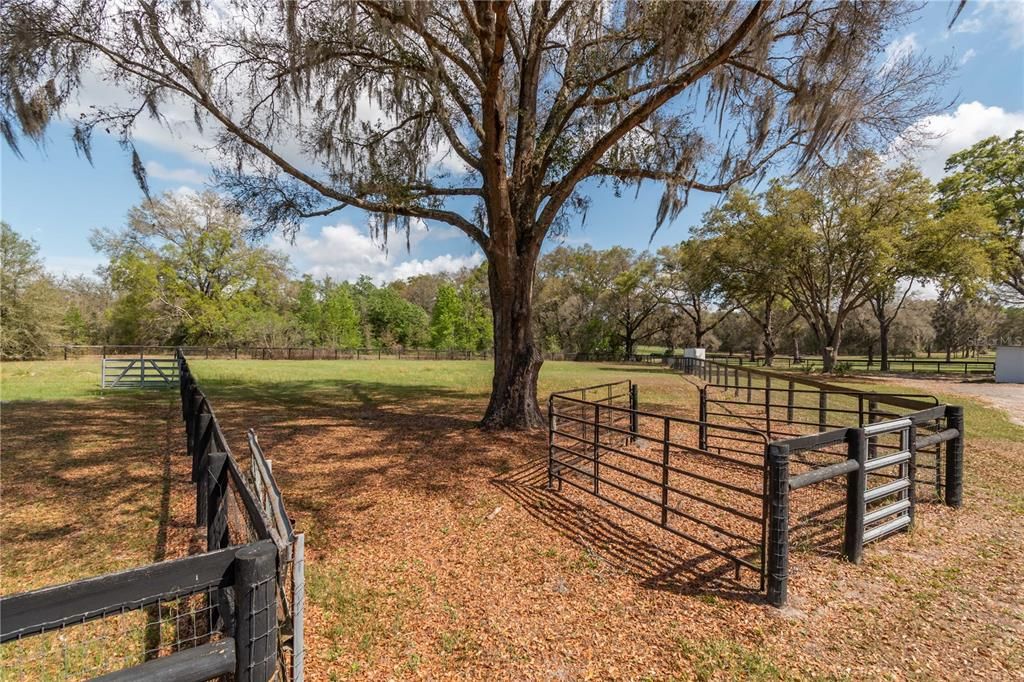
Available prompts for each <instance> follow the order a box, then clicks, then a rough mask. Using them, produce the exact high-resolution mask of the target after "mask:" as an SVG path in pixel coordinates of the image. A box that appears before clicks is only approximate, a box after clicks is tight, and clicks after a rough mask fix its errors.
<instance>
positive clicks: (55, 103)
mask: <svg viewBox="0 0 1024 682" xmlns="http://www.w3.org/2000/svg"><path fill="white" fill-rule="evenodd" d="M914 9H915V8H914V7H912V6H909V5H906V4H903V3H897V2H861V3H851V2H847V1H845V0H822V2H807V1H805V0H789V1H781V0H780V1H776V2H773V1H770V0H759V1H757V2H752V3H751V2H718V1H717V0H716V1H706V2H697V1H694V2H671V1H667V0H665V1H651V2H638V1H635V0H614V1H612V2H597V1H592V2H568V1H567V2H548V1H546V0H539V1H537V2H527V1H526V0H522V1H520V2H511V1H508V0H505V1H496V2H473V3H471V2H468V1H459V2H401V1H398V0H394V1H389V0H357V1H354V2H353V1H349V0H321V1H319V2H309V3H303V4H300V3H297V2H293V1H287V2H281V3H266V2H263V1H262V0H260V1H258V2H257V1H251V2H244V1H243V2H239V3H232V4H230V5H221V4H210V5H207V4H205V3H200V2H189V1H187V0H186V1H182V2H173V3H170V2H168V3H162V2H156V1H155V0H136V1H134V2H132V1H130V2H125V3H102V2H92V1H91V0H78V1H75V0H7V2H5V3H4V4H3V8H2V10H0V105H2V111H0V133H3V135H4V136H5V137H6V139H7V141H8V143H10V144H11V145H12V146H14V147H15V148H16V147H17V144H18V142H19V140H18V134H17V131H18V129H20V132H21V133H23V134H25V135H27V136H29V137H30V138H32V139H36V140H39V139H41V138H42V136H43V135H44V132H45V129H46V127H47V124H48V123H49V122H50V121H51V120H53V119H54V118H57V117H59V116H60V115H61V114H62V113H63V112H65V111H66V110H67V109H68V107H69V103H71V102H73V101H74V100H75V98H76V96H77V94H78V91H79V90H80V88H81V85H82V83H84V82H92V81H94V79H95V78H96V76H100V77H106V78H107V79H108V80H109V81H110V82H111V83H114V84H116V85H117V86H118V87H119V88H121V90H123V91H124V92H125V93H126V94H127V95H129V96H132V97H134V101H133V102H131V103H130V104H128V105H126V106H124V108H118V107H100V108H97V109H95V110H90V111H89V112H87V113H86V114H85V116H84V117H83V118H81V119H80V120H77V121H76V123H75V130H74V136H73V138H74V142H75V144H76V145H77V147H78V148H79V149H80V150H81V151H82V152H83V153H85V154H86V155H88V154H89V140H90V136H91V134H92V132H93V131H94V130H95V129H96V128H97V127H100V128H101V129H104V130H109V131H111V132H112V133H114V134H117V135H118V136H120V138H121V140H122V143H123V144H124V146H125V147H126V148H127V149H129V150H130V153H131V157H132V167H133V169H134V170H135V173H136V175H137V176H138V178H139V180H140V183H141V184H143V185H145V170H144V164H143V162H142V160H141V159H140V158H139V156H138V154H137V153H136V152H135V151H134V147H133V145H132V134H133V132H134V129H135V126H136V123H137V121H138V120H139V118H140V117H156V118H157V119H158V120H159V117H160V115H161V111H162V108H163V107H165V106H167V105H168V104H169V103H173V104H175V105H185V106H187V107H189V108H192V109H194V112H195V121H196V125H197V126H209V128H210V130H211V131H212V135H213V136H214V140H215V145H216V150H217V151H218V152H219V153H220V155H221V156H220V158H221V160H222V163H221V164H220V169H219V172H218V175H217V179H218V181H219V183H220V186H221V187H222V188H223V189H225V190H227V191H229V192H231V193H232V194H233V196H234V197H235V200H236V202H237V204H238V206H240V207H243V208H244V209H245V211H246V212H247V213H249V214H250V215H252V216H253V217H254V218H255V220H256V227H257V228H259V229H261V230H263V231H269V230H272V229H275V228H279V227H283V228H284V229H295V228H296V227H297V226H298V225H299V224H300V223H301V221H302V220H303V219H304V218H306V217H309V216H313V215H326V214H329V213H333V212H335V211H339V210H341V209H343V208H345V207H355V208H359V209H364V210H366V211H369V212H371V213H372V214H373V216H374V217H373V222H372V227H373V229H374V231H375V232H376V233H377V234H379V235H380V236H381V237H383V238H386V237H387V234H388V232H389V231H391V230H392V229H393V228H403V227H404V228H405V229H406V230H408V226H409V221H410V220H412V219H424V220H433V221H438V222H443V223H448V224H450V225H454V226H455V227H456V228H458V229H460V230H462V231H463V232H464V233H465V234H467V235H469V237H470V238H471V239H472V240H473V241H475V242H476V244H477V245H479V247H480V249H481V250H482V251H483V252H484V254H485V255H486V257H487V261H488V263H489V268H488V277H489V289H490V302H491V306H492V309H493V331H494V378H493V385H492V392H491V399H490V403H489V405H488V408H487V412H486V415H485V416H484V424H485V425H488V426H492V427H539V426H541V425H543V419H542V418H541V415H540V411H539V409H538V406H537V397H536V387H537V375H538V372H539V370H540V366H541V353H540V349H539V347H538V345H537V343H536V342H535V339H534V333H533V327H532V324H531V322H532V293H533V285H534V273H535V271H536V265H537V259H538V257H539V255H540V251H541V246H542V244H543V243H544V241H545V239H546V238H547V237H548V235H550V234H552V233H559V232H564V231H565V230H566V229H567V228H568V226H569V223H570V220H571V218H572V216H573V214H574V213H577V212H579V211H582V210H584V209H585V208H586V205H587V201H586V199H585V198H584V197H583V196H582V195H580V194H579V193H578V192H577V187H578V186H579V184H580V183H581V182H582V181H584V180H586V179H588V178H607V179H609V180H610V181H611V182H612V183H614V184H616V185H621V184H639V183H641V182H643V181H654V182H658V183H661V184H662V185H663V186H664V188H665V192H664V195H663V197H662V201H661V204H660V208H659V211H658V223H659V225H660V224H661V223H662V222H663V221H665V220H667V219H671V218H673V217H675V216H676V215H677V214H678V213H679V211H680V210H681V209H682V208H683V206H684V205H685V203H686V198H687V196H688V194H689V193H690V192H691V191H694V190H696V191H708V192H721V191H724V190H726V189H727V188H728V187H730V186H731V185H732V184H734V183H736V182H740V181H742V180H744V179H747V178H755V177H758V176H759V175H761V174H762V173H763V172H765V170H766V169H767V168H768V167H769V166H771V165H774V164H780V165H785V166H788V167H794V166H797V167H799V166H807V165H808V164H813V163H815V162H816V161H817V160H818V159H819V158H820V157H821V156H823V155H831V154H834V153H835V152H837V151H838V150H839V149H840V148H841V147H844V146H848V145H858V146H864V145H877V144H881V143H884V142H885V141H887V140H891V139H894V138H896V137H898V136H900V138H901V139H903V140H908V139H910V138H911V137H912V135H908V133H907V129H908V127H909V126H911V124H912V123H913V122H915V121H918V120H919V119H921V118H922V117H923V116H925V115H927V114H930V113H933V112H934V111H935V109H936V107H935V102H934V101H932V100H931V99H930V97H929V94H928V93H929V91H930V88H931V86H932V85H933V84H934V83H935V82H936V79H937V78H938V77H939V74H940V72H941V69H939V68H936V67H935V66H934V65H932V64H931V63H929V62H928V61H927V60H926V59H925V58H923V57H921V56H918V55H916V54H904V55H902V56H900V57H899V58H897V59H895V60H890V61H888V62H887V63H885V65H884V67H883V66H882V61H883V55H884V53H885V47H886V44H887V43H888V41H889V39H890V38H891V37H892V35H893V31H894V30H898V29H899V28H900V27H901V26H903V25H904V24H905V23H906V21H908V20H909V19H910V18H912V16H913V12H914ZM374 107H375V108H377V109H378V110H379V111H380V114H381V115H380V116H376V117H369V118H368V117H367V116H365V115H362V113H363V112H365V111H367V110H368V109H371V108H374ZM439 159H447V161H448V163H447V167H449V168H450V167H451V166H453V165H455V166H457V168H456V169H454V170H452V169H446V168H445V166H439V165H438V163H437V161H438V160H439Z"/></svg>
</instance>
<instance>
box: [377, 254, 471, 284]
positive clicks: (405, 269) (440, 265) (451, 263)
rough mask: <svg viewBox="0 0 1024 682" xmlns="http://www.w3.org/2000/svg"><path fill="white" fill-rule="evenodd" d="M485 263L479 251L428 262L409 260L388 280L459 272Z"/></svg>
mask: <svg viewBox="0 0 1024 682" xmlns="http://www.w3.org/2000/svg"><path fill="white" fill-rule="evenodd" d="M483 262H484V255H483V254H482V253H480V252H479V251H477V252H476V253H472V254H470V255H468V256H453V255H451V254H450V253H446V254H443V255H441V256H437V257H435V258H430V259H428V260H409V261H405V262H404V263H399V264H398V265H397V266H395V268H394V269H393V270H392V271H391V275H392V276H391V277H389V278H388V279H407V278H409V277H415V276H416V275H436V274H438V273H441V272H458V271H459V270H461V269H462V268H475V267H476V266H478V265H480V264H481V263H483Z"/></svg>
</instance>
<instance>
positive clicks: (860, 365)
mask: <svg viewBox="0 0 1024 682" xmlns="http://www.w3.org/2000/svg"><path fill="white" fill-rule="evenodd" d="M178 349H181V350H182V351H183V352H184V353H186V354H188V355H189V356H191V357H193V358H202V359H232V360H242V359H244V360H383V359H395V360H490V359H492V358H493V357H494V354H493V353H492V352H491V351H489V350H484V351H470V350H458V349H448V350H438V349H433V348H401V347H394V348H335V347H326V346H325V347H311V346H158V345H146V346H133V345H113V344H106V345H59V346H50V348H49V349H48V353H47V355H46V358H47V359H61V358H63V359H64V360H70V359H72V358H80V357H102V358H108V357H140V358H141V357H144V356H146V355H147V354H149V355H153V354H164V355H167V356H172V355H173V354H174V353H175V352H176V351H177V350H178ZM543 356H544V359H545V360H561V361H575V362H645V363H652V364H660V363H665V362H672V361H674V360H677V359H681V358H682V356H680V355H668V354H664V353H633V354H630V355H628V354H626V353H562V352H547V353H544V354H543ZM706 358H707V359H708V360H715V361H717V362H722V363H725V364H730V365H739V366H741V367H764V366H765V364H764V363H765V360H764V357H763V356H757V355H755V356H753V357H752V356H750V355H749V354H748V355H741V354H733V353H718V352H710V353H707V354H706ZM774 363H775V364H774V365H773V367H776V368H781V367H785V368H786V369H807V370H813V369H816V368H819V367H820V366H821V358H817V357H813V356H804V357H800V358H796V357H793V356H791V355H776V356H775V358H774ZM836 363H837V365H840V366H845V367H846V368H848V369H849V370H859V371H866V372H879V371H881V369H880V368H881V362H880V361H879V360H878V359H877V358H874V359H867V358H856V357H839V358H837V359H836ZM888 372H889V373H901V372H909V373H912V374H913V373H918V372H921V373H934V374H963V375H990V374H993V373H994V372H995V361H994V360H977V359H974V360H945V359H942V358H937V359H933V358H906V357H904V358H891V359H890V360H889V370H888Z"/></svg>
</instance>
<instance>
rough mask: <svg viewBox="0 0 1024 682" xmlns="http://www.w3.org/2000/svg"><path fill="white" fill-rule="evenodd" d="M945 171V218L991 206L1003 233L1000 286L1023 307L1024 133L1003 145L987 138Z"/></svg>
mask: <svg viewBox="0 0 1024 682" xmlns="http://www.w3.org/2000/svg"><path fill="white" fill-rule="evenodd" d="M945 170H946V177H944V178H943V179H942V180H941V181H940V182H939V203H940V205H941V207H942V210H943V212H945V213H948V212H950V211H953V210H956V209H957V208H958V207H960V206H961V205H963V204H965V203H966V204H967V205H968V210H971V211H976V210H977V206H976V204H977V203H978V202H979V201H980V202H984V203H987V204H988V205H989V207H990V210H991V212H992V214H993V217H994V218H995V220H996V222H997V223H998V224H999V227H1000V228H1001V230H1002V235H1001V240H1002V247H1003V254H1002V255H1001V256H1000V257H999V259H998V260H997V261H996V263H995V265H996V273H995V278H996V281H997V283H998V284H1000V285H1002V288H1003V293H1004V298H1005V300H1006V302H1007V303H1015V304H1017V305H1024V130H1018V131H1017V132H1016V133H1014V135H1013V136H1011V137H1008V138H1006V139H1005V140H1004V139H1000V138H999V137H997V136H992V137H989V138H986V139H984V140H982V141H980V142H978V143H977V144H975V145H973V146H972V147H969V148H967V149H964V150H963V151H959V152H957V153H956V154H953V155H952V156H951V157H949V159H948V160H947V161H946V169H945ZM972 204H973V205H972Z"/></svg>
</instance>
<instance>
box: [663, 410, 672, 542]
mask: <svg viewBox="0 0 1024 682" xmlns="http://www.w3.org/2000/svg"><path fill="white" fill-rule="evenodd" d="M671 429H672V423H671V422H670V421H669V419H668V417H665V426H664V434H663V435H662V439H663V441H662V445H661V526H662V528H664V527H666V526H668V459H669V447H668V444H669V441H670V440H671V436H672V431H671Z"/></svg>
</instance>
